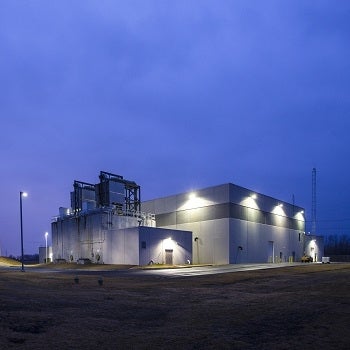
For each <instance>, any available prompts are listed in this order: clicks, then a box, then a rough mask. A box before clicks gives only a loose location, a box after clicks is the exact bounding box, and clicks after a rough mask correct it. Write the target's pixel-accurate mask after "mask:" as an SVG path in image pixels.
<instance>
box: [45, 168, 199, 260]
mask: <svg viewBox="0 0 350 350" xmlns="http://www.w3.org/2000/svg"><path fill="white" fill-rule="evenodd" d="M99 180H100V182H99V183H97V184H92V183H87V182H82V181H77V180H75V181H74V184H73V191H72V192H71V193H70V195H71V207H70V208H62V207H61V208H60V209H59V215H58V216H56V217H54V219H53V221H52V223H51V230H52V251H53V261H61V260H62V261H66V262H71V263H73V262H82V263H85V262H89V263H97V264H102V263H107V264H130V265H146V264H148V263H149V262H150V261H153V262H155V263H166V262H167V263H169V262H171V263H172V264H180V263H185V262H186V261H192V244H191V242H192V232H189V231H184V230H166V229H160V228H156V227H155V226H156V222H155V215H154V214H152V213H145V212H142V211H141V200H140V198H141V190H140V186H139V185H137V184H136V183H135V182H134V181H130V180H126V179H124V178H123V176H120V175H116V174H112V173H108V172H105V171H101V172H100V175H99ZM170 243H171V248H169V245H170Z"/></svg>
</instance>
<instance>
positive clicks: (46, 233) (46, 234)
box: [45, 232, 49, 264]
mask: <svg viewBox="0 0 350 350" xmlns="http://www.w3.org/2000/svg"><path fill="white" fill-rule="evenodd" d="M48 235H49V233H48V232H45V251H46V259H45V263H46V264H47V236H48Z"/></svg>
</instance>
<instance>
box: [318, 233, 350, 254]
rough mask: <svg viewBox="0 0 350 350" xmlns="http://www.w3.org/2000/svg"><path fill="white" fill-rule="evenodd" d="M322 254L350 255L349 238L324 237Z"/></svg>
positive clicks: (343, 236) (340, 236)
mask: <svg viewBox="0 0 350 350" xmlns="http://www.w3.org/2000/svg"><path fill="white" fill-rule="evenodd" d="M324 254H325V256H328V255H350V236H348V235H329V236H325V237H324Z"/></svg>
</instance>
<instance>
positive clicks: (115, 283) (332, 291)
mask: <svg viewBox="0 0 350 350" xmlns="http://www.w3.org/2000/svg"><path fill="white" fill-rule="evenodd" d="M75 277H76V276H75V274H69V273H57V272H47V273H46V272H45V273H43V272H38V271H31V270H30V269H27V270H26V272H20V271H19V269H16V271H14V270H9V269H0V303H1V305H0V349H207V348H209V349H348V348H349V343H350V332H349V330H348V326H349V324H350V264H330V265H322V264H305V265H300V266H294V267H283V268H275V269H269V270H258V271H246V272H235V273H226V274H220V275H206V276H196V277H186V278H181V277H179V278H164V277H159V276H153V275H141V274H134V275H133V274H125V275H123V274H120V275H115V276H112V275H111V276H108V275H106V276H104V277H103V283H102V285H100V284H99V283H98V280H99V275H96V274H91V275H80V276H79V283H76V282H75V280H74V279H75Z"/></svg>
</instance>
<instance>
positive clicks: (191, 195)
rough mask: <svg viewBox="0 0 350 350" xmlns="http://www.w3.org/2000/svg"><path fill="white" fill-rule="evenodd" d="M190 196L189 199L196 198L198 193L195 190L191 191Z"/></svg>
mask: <svg viewBox="0 0 350 350" xmlns="http://www.w3.org/2000/svg"><path fill="white" fill-rule="evenodd" d="M188 198H189V199H194V198H196V194H195V193H194V192H191V193H190V194H189V195H188Z"/></svg>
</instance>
